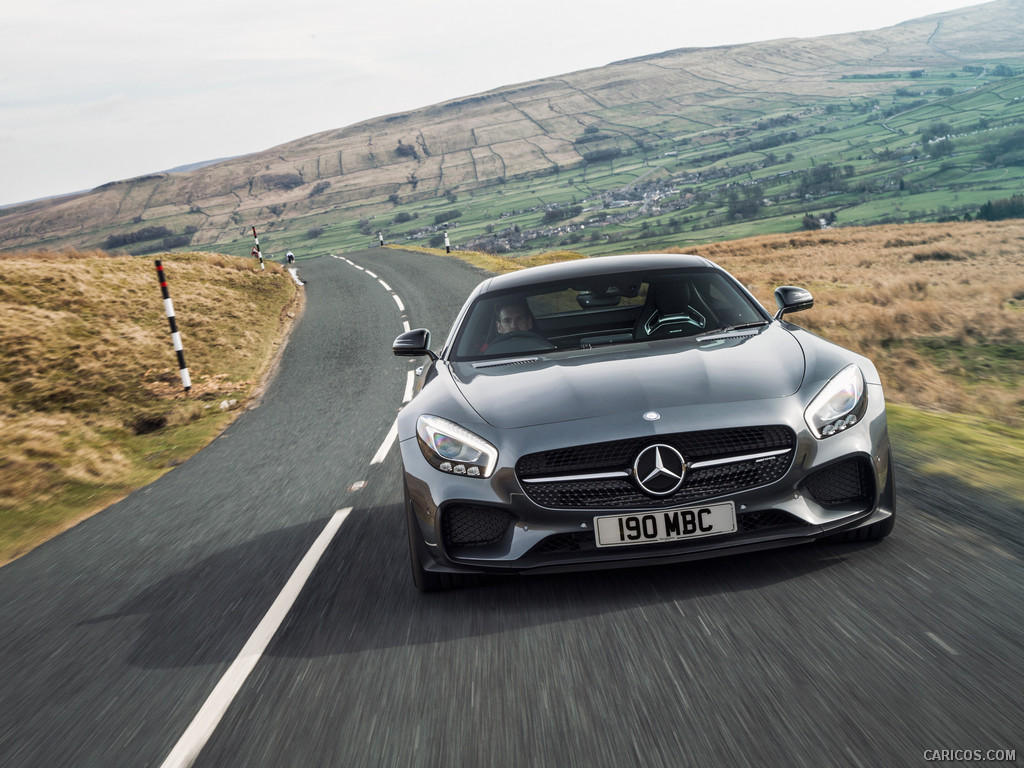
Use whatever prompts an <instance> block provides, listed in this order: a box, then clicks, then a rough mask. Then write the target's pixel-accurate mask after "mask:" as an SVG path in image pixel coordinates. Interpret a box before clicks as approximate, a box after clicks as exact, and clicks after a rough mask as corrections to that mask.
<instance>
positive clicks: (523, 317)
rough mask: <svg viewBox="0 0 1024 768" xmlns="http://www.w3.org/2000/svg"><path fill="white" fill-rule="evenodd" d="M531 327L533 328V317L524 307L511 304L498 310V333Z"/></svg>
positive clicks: (527, 329)
mask: <svg viewBox="0 0 1024 768" xmlns="http://www.w3.org/2000/svg"><path fill="white" fill-rule="evenodd" d="M531 328H533V318H532V317H530V314H529V313H528V312H527V311H526V309H525V308H524V307H521V306H518V305H515V304H511V305H509V306H507V307H502V308H501V311H499V312H498V333H509V332H510V331H529V330H530V329H531Z"/></svg>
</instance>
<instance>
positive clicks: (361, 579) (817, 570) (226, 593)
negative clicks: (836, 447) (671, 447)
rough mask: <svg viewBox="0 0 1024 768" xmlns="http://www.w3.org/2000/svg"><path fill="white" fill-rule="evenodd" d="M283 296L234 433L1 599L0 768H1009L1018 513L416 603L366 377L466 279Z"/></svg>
mask: <svg viewBox="0 0 1024 768" xmlns="http://www.w3.org/2000/svg"><path fill="white" fill-rule="evenodd" d="M300 274H301V276H302V278H303V279H304V280H306V281H307V286H306V288H305V290H306V292H307V307H306V311H305V314H304V316H303V318H302V319H301V321H300V322H299V324H298V326H297V327H296V329H295V331H294V333H293V335H292V338H291V341H290V343H289V345H288V347H287V348H286V350H285V353H284V356H283V359H282V361H281V366H280V369H279V372H278V375H277V377H276V378H275V379H274V381H273V382H272V383H271V384H270V386H269V387H268V389H267V392H266V394H265V396H264V398H263V400H262V403H261V405H260V406H259V407H258V408H256V409H254V410H252V411H250V412H247V413H245V414H243V415H242V416H241V417H240V418H239V419H238V420H237V421H236V422H235V423H234V424H233V425H232V426H231V427H230V428H229V429H228V430H227V431H226V432H225V433H224V434H223V435H222V436H221V437H220V438H219V439H218V440H216V441H215V442H214V443H213V444H212V445H211V446H209V447H208V448H207V449H206V450H204V451H202V452H201V453H200V454H199V455H197V456H196V457H195V458H194V459H192V460H191V461H189V462H187V463H186V464H184V465H182V466H181V467H178V468H177V469H175V470H174V471H173V472H171V473H169V474H167V475H166V476H164V477H163V478H161V479H160V480H159V481H157V482H156V483H154V484H152V485H151V486H149V487H147V488H145V489H143V490H141V491H139V492H137V493H135V494H133V495H132V496H130V497H129V498H127V499H126V500H125V501H123V502H121V503H119V504H117V505H114V506H113V507H110V508H109V509H107V510H106V511H104V512H103V513H101V514H100V515H97V516H96V517H94V518H91V519H90V520H88V521H86V522H84V523H82V524H81V525H79V526H77V527H76V528H74V529H72V530H70V531H68V532H66V533H65V534H63V535H61V536H59V537H57V538H56V539H54V540H53V541H51V542H49V543H48V544H46V545H44V546H42V547H40V548H39V549H37V550H35V551H34V552H32V553H30V554H29V555H27V556H25V557H23V558H21V559H20V560H17V561H15V562H14V563H12V564H10V565H8V566H6V567H4V568H2V569H0V681H2V687H0V766H4V768H21V767H22V766H46V767H48V768H49V767H50V766H103V767H104V768H106V767H108V766H161V765H168V766H170V765H172V764H188V762H189V761H190V760H191V758H192V756H193V755H196V754H197V756H196V757H195V762H194V764H195V765H197V766H246V767H247V768H249V767H252V766H268V767H270V766H274V767H275V768H276V767H278V766H345V767H346V768H347V767H348V766H401V767H402V768H404V767H405V766H424V767H427V766H531V767H533V766H557V767H559V768H561V767H562V766H580V767H581V768H582V767H584V766H586V767H587V768H592V767H604V766H607V767H608V768H618V767H619V766H626V765H643V766H682V765H754V764H758V765H779V766H814V767H815V768H819V767H820V766H827V765H864V766H883V765H884V766H890V765H916V764H918V763H923V762H925V761H926V760H927V759H928V758H929V756H931V757H935V756H941V755H936V752H935V751H941V750H972V751H973V750H980V752H981V754H983V755H985V756H990V757H993V758H996V757H1002V758H1006V757H1007V756H1008V755H1007V754H1006V753H1005V752H1004V753H999V752H998V750H1006V751H1011V752H1013V751H1015V755H1014V756H1015V757H1016V760H1018V761H1019V760H1022V759H1024V718H1022V717H1021V712H1022V711H1024V685H1022V671H1024V651H1022V645H1021V634H1020V628H1021V626H1024V597H1022V591H1021V584H1022V582H1024V579H1022V577H1024V571H1022V567H1021V566H1022V557H1024V539H1022V537H1021V535H1020V534H1019V533H1016V531H1018V530H1019V528H1020V517H1019V515H1020V510H1015V509H1013V508H1012V507H1011V506H1007V505H1005V504H1003V505H1002V506H1000V505H999V504H998V503H996V502H995V501H992V502H991V504H990V503H989V502H990V500H988V499H986V498H984V497H983V496H980V495H979V494H977V493H967V492H964V491H962V490H960V491H958V489H950V488H942V489H939V490H936V488H935V487H934V486H933V485H931V484H929V482H928V481H927V480H925V479H923V478H920V477H916V476H910V475H909V474H906V473H904V475H901V477H900V479H901V481H904V482H902V483H901V502H902V507H901V512H902V517H901V519H900V522H899V523H898V525H897V529H896V531H895V533H894V534H893V535H892V536H891V537H889V538H888V539H886V540H885V541H883V542H880V543H878V544H874V545H843V546H813V547H799V548H796V549H789V550H777V551H771V552H767V553H760V554H754V555H749V556H744V557H737V558H731V559H728V558H727V559H722V560H715V561H702V562H697V563H689V564H684V565H679V566H671V567H663V568H657V569H637V570H625V571H613V572H600V573H594V574H580V575H570V576H538V577H530V578H515V579H510V580H495V581H488V582H485V583H484V584H482V585H481V586H479V587H475V588H471V589H464V590H460V591H455V592H450V593H442V594H437V595H420V594H419V593H417V592H416V591H415V589H414V588H413V586H412V584H411V580H410V576H409V566H408V561H407V554H406V543H405V541H406V539H405V535H404V529H403V525H404V523H403V520H402V516H401V510H400V502H401V488H400V479H399V475H398V470H399V468H398V452H397V450H396V449H395V448H394V447H393V446H391V447H390V450H389V430H390V428H391V426H392V424H393V422H394V418H395V414H396V412H397V411H398V409H399V408H400V406H401V403H402V401H403V398H404V397H405V396H406V382H407V377H408V372H409V371H410V370H411V369H412V368H413V367H414V366H415V365H416V364H417V362H416V361H408V360H405V359H399V358H395V357H393V356H392V355H391V354H390V345H391V341H392V340H393V338H394V337H395V336H396V335H397V334H398V333H400V332H401V331H402V329H403V325H402V323H403V321H407V322H408V323H410V324H411V325H412V327H418V326H426V327H429V328H430V329H431V330H432V331H433V332H434V333H435V347H436V346H439V345H440V343H441V340H442V339H443V337H444V335H445V334H446V333H447V330H448V327H449V324H450V323H451V321H452V319H453V317H454V314H455V312H456V311H457V309H458V308H459V306H460V305H461V303H462V300H463V297H464V296H465V295H466V293H468V291H469V290H470V288H471V287H472V286H473V285H475V284H476V283H477V282H479V280H480V279H482V277H483V273H481V272H479V271H476V270H474V269H472V268H471V267H468V266H466V265H465V264H463V263H462V262H460V261H457V260H455V259H446V258H443V257H434V256H429V255H424V254H413V253H406V252H400V251H392V250H390V249H383V248H381V249H373V250H368V251H363V252H359V253H353V254H348V255H346V256H345V257H322V258H319V259H315V260H313V261H308V262H302V263H301V264H300ZM896 451H897V454H898V452H899V446H898V445H897V446H896ZM375 460H377V461H378V463H374V462H375ZM339 510H340V511H341V512H340V513H338V512H339ZM1011 529H1012V530H1013V531H1014V534H1013V535H1012V536H1006V535H1003V532H1004V531H1007V530H1011ZM293 573H297V574H298V575H296V577H295V578H296V579H298V578H300V577H301V576H305V575H307V574H308V579H306V580H305V581H303V582H301V583H297V582H296V581H290V579H291V578H292V576H293ZM282 595H284V597H282ZM291 598H294V602H289V600H290V599H291ZM989 750H992V751H993V752H992V754H991V755H988V754H987V753H988V752H989ZM179 758H181V760H179ZM1006 762H1009V761H1005V760H1004V764H1005V763H1006ZM997 764H998V763H997Z"/></svg>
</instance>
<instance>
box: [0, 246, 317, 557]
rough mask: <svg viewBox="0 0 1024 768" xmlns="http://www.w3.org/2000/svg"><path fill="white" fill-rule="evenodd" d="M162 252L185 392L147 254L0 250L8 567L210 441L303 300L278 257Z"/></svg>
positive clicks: (1, 478)
mask: <svg viewBox="0 0 1024 768" xmlns="http://www.w3.org/2000/svg"><path fill="white" fill-rule="evenodd" d="M162 259H163V262H164V269H165V274H166V275H167V280H168V283H169V285H170V292H171V298H172V301H173V302H174V308H175V312H176V316H177V322H178V326H179V329H180V330H181V333H182V337H183V340H184V342H183V343H184V347H185V360H186V363H187V364H188V367H189V371H190V374H191V378H192V390H191V392H190V393H188V394H187V395H186V393H185V392H184V390H183V388H182V383H181V378H180V376H179V371H178V363H177V359H176V357H175V353H174V350H173V348H172V344H171V338H170V329H169V326H168V322H167V318H166V316H165V313H164V308H163V302H162V298H161V294H160V287H159V284H158V281H157V273H156V270H155V267H154V264H153V261H152V260H151V259H140V258H133V257H129V256H111V255H109V254H105V253H102V252H85V253H80V252H71V253H60V254H57V253H39V252H36V253H24V254H14V255H7V256H0V444H2V445H3V446H4V448H3V454H2V457H0V563H2V562H4V561H5V560H6V559H8V558H10V557H11V556H13V555H16V554H18V553H20V552H23V551H25V550H26V549H27V548H28V547H30V546H32V545H33V544H35V543H36V542H37V541H38V540H40V538H44V537H46V536H48V535H51V534H52V533H54V532H56V531H59V530H61V529H62V528H64V527H66V526H67V525H68V524H69V523H70V522H73V521H75V520H76V519H79V518H81V517H82V516H85V515H88V514H91V513H93V512H95V511H97V510H99V509H102V508H103V507H104V506H106V505H108V504H110V503H111V502H113V501H115V500H116V499H118V498H119V497H121V496H123V495H125V494H126V493H128V492H129V491H131V490H133V489H135V488H138V487H140V486H142V485H145V484H146V483H149V482H151V481H152V480H154V479H156V478H157V477H158V476H159V475H161V474H163V473H164V472H166V471H168V470H169V469H170V468H172V467H174V466H177V465H178V464H180V463H181V462H182V461H184V460H185V459H186V458H188V457H189V456H190V455H191V454H193V453H194V452H195V451H197V450H198V449H199V448H201V447H202V446H203V445H205V444H206V443H207V442H208V441H209V440H210V439H211V437H212V436H213V435H214V434H216V433H217V432H219V431H220V430H221V429H223V427H224V426H226V425H227V423H228V422H229V421H230V420H231V419H232V418H233V417H234V415H235V414H236V413H237V411H238V409H239V408H240V407H242V406H243V405H244V404H245V403H246V402H247V401H248V400H249V399H250V398H251V397H252V396H253V393H254V389H255V387H256V386H257V384H258V383H259V381H260V378H261V376H262V375H263V374H264V372H265V371H266V370H267V366H268V362H269V360H270V359H271V358H272V356H273V352H274V349H275V347H276V346H277V345H278V344H279V343H280V341H281V339H282V335H283V333H284V331H285V329H286V328H287V325H288V322H289V321H290V319H291V317H292V316H293V315H294V314H295V313H296V312H297V311H298V309H299V304H298V301H299V298H300V297H301V293H299V292H298V291H297V286H296V284H295V283H294V281H292V279H291V277H290V276H289V275H288V274H287V272H285V271H284V270H283V269H281V267H279V266H278V265H276V264H268V265H267V269H266V270H265V271H263V272H261V271H260V270H259V268H258V265H254V264H253V263H252V260H250V259H238V258H235V257H231V256H218V255H212V254H199V253H193V254H181V255H170V254H162Z"/></svg>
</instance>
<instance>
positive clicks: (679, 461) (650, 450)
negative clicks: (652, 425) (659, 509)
mask: <svg viewBox="0 0 1024 768" xmlns="http://www.w3.org/2000/svg"><path fill="white" fill-rule="evenodd" d="M685 475H686V460H685V459H683V455H682V454H681V453H679V451H677V450H676V449H675V448H673V447H672V446H671V445H665V444H664V443H657V444H655V445H649V446H647V447H646V448H644V449H643V450H642V451H640V453H639V454H638V455H637V457H636V461H634V462H633V476H634V477H635V478H636V482H637V485H639V486H640V490H642V491H643V492H644V493H648V494H650V495H651V496H668V495H670V494H673V493H675V492H676V491H677V490H678V489H679V486H681V485H682V484H683V477H684V476H685Z"/></svg>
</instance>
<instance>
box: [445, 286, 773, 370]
mask: <svg viewBox="0 0 1024 768" xmlns="http://www.w3.org/2000/svg"><path fill="white" fill-rule="evenodd" d="M767 322H768V320H767V318H766V316H765V314H764V311H763V310H762V309H761V308H760V307H759V306H758V305H756V304H755V303H754V302H753V301H751V299H750V298H749V297H748V296H747V294H745V293H744V292H743V291H742V290H741V289H740V288H739V286H738V285H736V283H735V282H734V281H733V280H732V279H731V278H730V277H729V276H728V275H726V274H725V273H723V272H721V271H718V270H715V269H711V268H697V269H688V270H670V271H662V272H654V273H640V272H637V273H623V274H613V275H602V276H597V277H587V278H583V279H577V280H570V281H567V282H562V283H544V284H538V285H534V286H530V287H529V288H526V289H520V290H518V291H516V292H514V293H509V292H506V293H487V294H483V295H481V296H479V297H478V298H477V300H476V301H475V302H474V304H473V306H472V307H471V308H470V310H469V312H467V314H466V317H465V320H464V322H463V324H462V327H461V328H460V329H459V335H458V338H457V339H456V342H455V346H454V351H455V354H454V358H455V359H456V360H478V359H486V358H492V357H508V356H514V355H521V354H534V353H539V352H547V351H553V350H559V349H587V348H590V347H595V346H602V345H607V344H631V343H634V342H646V341H652V340H659V339H671V338H687V337H694V336H699V335H701V334H707V333H711V332H715V331H720V330H728V329H732V328H735V327H737V326H746V325H748V324H750V323H755V324H758V323H767Z"/></svg>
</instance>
